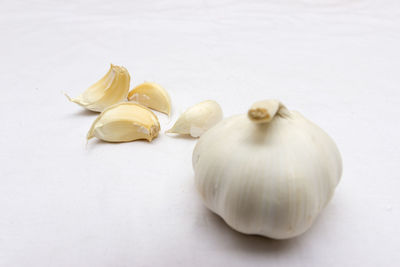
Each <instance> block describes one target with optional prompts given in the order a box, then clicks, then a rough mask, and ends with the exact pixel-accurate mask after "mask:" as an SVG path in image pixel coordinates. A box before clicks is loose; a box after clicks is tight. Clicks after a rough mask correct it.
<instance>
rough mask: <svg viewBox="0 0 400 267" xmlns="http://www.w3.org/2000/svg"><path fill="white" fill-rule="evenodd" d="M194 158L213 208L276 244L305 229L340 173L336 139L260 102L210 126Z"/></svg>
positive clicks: (298, 116)
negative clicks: (274, 241) (275, 241)
mask: <svg viewBox="0 0 400 267" xmlns="http://www.w3.org/2000/svg"><path fill="white" fill-rule="evenodd" d="M192 160H193V161H192V162H193V168H194V172H195V184H196V187H197V190H198V192H199V193H200V195H201V197H202V199H203V202H204V204H205V205H206V206H207V207H208V208H209V209H210V210H212V211H213V212H215V213H216V214H218V215H219V216H221V217H222V218H223V219H224V221H225V222H226V223H227V224H228V225H229V226H231V227H232V228H233V229H235V230H237V231H239V232H242V233H245V234H257V235H262V236H267V237H270V238H275V239H285V238H291V237H295V236H298V235H300V234H302V233H304V232H305V231H307V229H309V228H310V227H311V225H312V224H313V222H314V221H315V220H316V218H317V217H318V215H319V214H320V212H321V211H322V210H323V208H324V207H325V206H326V205H327V204H328V202H329V200H330V199H331V198H332V195H333V193H334V191H335V188H336V186H337V185H338V183H339V181H340V177H341V175H342V160H341V156H340V153H339V150H338V149H337V147H336V145H335V143H334V141H333V140H332V139H331V138H330V137H329V136H328V135H327V134H326V133H325V132H324V131H323V130H322V129H321V128H319V127H318V126H317V125H315V124H314V123H312V122H310V121H309V120H307V119H306V118H304V117H303V116H302V115H301V114H300V113H298V112H295V111H289V110H288V109H287V108H286V107H285V106H283V105H282V104H281V103H280V102H279V101H277V100H266V101H261V102H257V103H255V104H254V105H253V106H252V107H251V108H250V110H249V111H248V113H247V114H242V115H236V116H232V117H230V118H227V119H224V120H223V121H221V122H220V123H218V124H217V125H216V126H214V127H212V128H211V129H210V130H208V131H207V132H206V133H204V134H203V135H202V136H201V137H200V139H199V141H198V142H197V144H196V147H195V149H194V151H193V158H192Z"/></svg>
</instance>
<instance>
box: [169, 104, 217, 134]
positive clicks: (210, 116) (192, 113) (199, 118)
mask: <svg viewBox="0 0 400 267" xmlns="http://www.w3.org/2000/svg"><path fill="white" fill-rule="evenodd" d="M222 117H223V114H222V109H221V107H220V106H219V104H218V103H217V102H215V101H214V100H206V101H203V102H200V103H198V104H196V105H194V106H192V107H190V108H188V109H187V110H186V111H185V112H184V113H183V114H182V115H181V116H180V117H179V118H178V120H177V121H176V122H175V124H174V125H173V126H172V128H171V129H169V130H168V131H166V133H177V134H187V135H191V136H192V137H199V136H201V135H202V134H203V133H204V132H206V131H207V130H208V129H210V128H211V127H212V126H214V125H215V124H217V123H218V122H219V121H221V120H222Z"/></svg>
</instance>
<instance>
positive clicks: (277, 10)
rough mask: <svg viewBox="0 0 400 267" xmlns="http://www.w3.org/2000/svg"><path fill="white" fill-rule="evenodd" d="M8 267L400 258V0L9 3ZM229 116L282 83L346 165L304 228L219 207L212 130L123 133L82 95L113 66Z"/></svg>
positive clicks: (346, 262) (287, 97)
mask: <svg viewBox="0 0 400 267" xmlns="http://www.w3.org/2000/svg"><path fill="white" fill-rule="evenodd" d="M0 22H1V23H0V38H1V42H0V59H1V63H0V81H1V93H2V94H1V97H0V109H1V110H0V111H1V112H0V121H1V124H2V127H1V132H0V157H1V167H0V266H7V267H16V266H30V267H32V266H40V267H46V266H57V267H64V266H65V267H67V266H68V267H70V266H75V267H80V266H96V267H101V266H232V267H235V266H285V267H286V266H364V267H366V266H386V267H388V266H399V265H400V252H399V251H400V241H399V239H400V230H399V228H400V227H399V225H400V197H399V189H400V177H399V176H400V172H399V164H400V152H399V127H400V126H399V115H400V112H399V111H400V108H399V106H400V93H399V85H400V73H399V70H400V2H399V1H397V0H381V1H378V0H351V1H350V0H325V1H324V0H319V1H317V0H282V1H280V0H269V1H261V0H259V1H229V0H224V1H206V0H204V1H180V2H178V1H174V0H168V1H141V2H139V1H127V0H126V1H75V0H74V1H50V0H41V1H4V0H3V1H0ZM109 63H113V64H117V65H123V66H125V67H127V68H128V70H129V71H130V73H131V77H132V82H131V86H133V85H136V84H139V83H140V82H143V81H155V82H158V83H160V84H161V85H162V86H164V87H165V88H166V89H167V90H168V91H169V92H170V95H171V98H172V102H173V109H174V111H173V118H172V119H171V120H168V119H167V118H166V116H164V115H160V114H159V118H160V122H161V125H162V131H164V130H166V129H167V127H168V126H170V125H171V124H172V123H173V121H175V119H176V118H177V116H178V115H179V114H180V113H181V112H182V111H183V110H184V109H185V108H187V107H188V106H190V105H192V104H195V103H197V102H200V101H202V100H205V99H214V100H216V101H217V102H219V103H220V104H221V106H222V108H223V110H224V113H225V116H230V115H233V114H237V113H243V112H245V111H246V109H247V108H248V107H249V105H250V104H252V103H253V102H254V101H255V100H259V99H264V98H278V99H280V100H282V102H283V103H285V104H286V106H287V107H289V108H291V109H295V110H298V111H301V113H302V114H303V115H304V116H306V117H308V118H309V119H310V120H312V121H314V122H315V123H317V124H318V125H320V126H321V127H322V128H323V129H324V130H326V131H327V132H328V133H329V134H330V135H331V136H332V137H333V138H334V139H335V140H336V142H337V144H338V147H339V148H340V150H341V152H342V156H343V163H344V174H343V177H342V181H341V182H340V184H339V186H338V188H337V191H336V194H335V196H334V198H333V199H332V201H331V203H330V204H329V205H328V206H327V208H326V209H325V210H324V212H323V213H322V215H321V216H320V218H319V219H318V221H317V222H316V223H315V225H314V226H313V227H312V228H311V229H310V230H309V231H308V232H307V233H306V234H304V235H302V236H300V237H298V238H295V239H292V240H288V241H274V240H269V239H266V238H261V237H256V236H245V235H242V234H238V233H236V232H234V231H233V230H231V229H230V228H228V227H227V226H226V225H225V224H224V223H223V221H222V220H221V219H219V218H218V217H217V216H215V215H213V214H211V213H210V212H208V211H207V210H206V209H205V207H204V206H203V205H202V203H201V200H200V198H199V196H198V195H197V193H196V191H195V188H194V184H193V170H192V166H191V153H192V150H193V147H194V145H195V142H196V140H193V139H190V138H173V137H168V136H166V135H164V134H163V133H162V134H160V137H159V138H157V139H155V140H154V141H153V142H152V143H150V144H149V143H146V142H141V141H140V142H132V143H124V144H108V143H104V142H99V141H90V142H89V144H88V145H87V146H85V135H86V132H87V130H88V129H89V127H90V124H91V122H92V121H93V120H94V118H95V116H96V114H92V113H90V112H86V111H84V110H82V109H81V108H80V107H79V106H77V105H75V104H73V103H70V102H68V101H67V99H66V98H65V97H64V96H63V95H62V92H63V91H66V92H67V93H69V94H70V95H71V96H77V95H78V94H79V93H81V92H82V91H83V90H84V89H86V87H88V86H89V85H91V84H92V83H93V82H95V81H97V80H98V79H99V78H100V77H101V76H102V75H103V74H105V73H106V71H107V69H108V64H109Z"/></svg>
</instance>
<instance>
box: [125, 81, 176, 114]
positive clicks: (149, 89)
mask: <svg viewBox="0 0 400 267" xmlns="http://www.w3.org/2000/svg"><path fill="white" fill-rule="evenodd" d="M128 100H129V101H134V102H136V103H139V104H141V105H143V106H146V107H148V108H151V109H154V110H157V111H160V112H162V113H165V114H167V115H168V116H169V115H170V114H171V99H170V97H169V95H168V93H167V91H166V90H165V89H164V88H163V87H161V86H160V85H158V84H156V83H152V82H144V83H142V84H140V85H138V86H136V87H135V88H133V89H132V91H130V92H129V94H128Z"/></svg>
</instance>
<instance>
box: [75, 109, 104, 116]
mask: <svg viewBox="0 0 400 267" xmlns="http://www.w3.org/2000/svg"><path fill="white" fill-rule="evenodd" d="M99 114H100V113H99V112H94V111H91V110H88V109H81V110H80V111H78V112H75V113H73V114H71V115H73V116H76V117H93V116H98V115H99Z"/></svg>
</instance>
